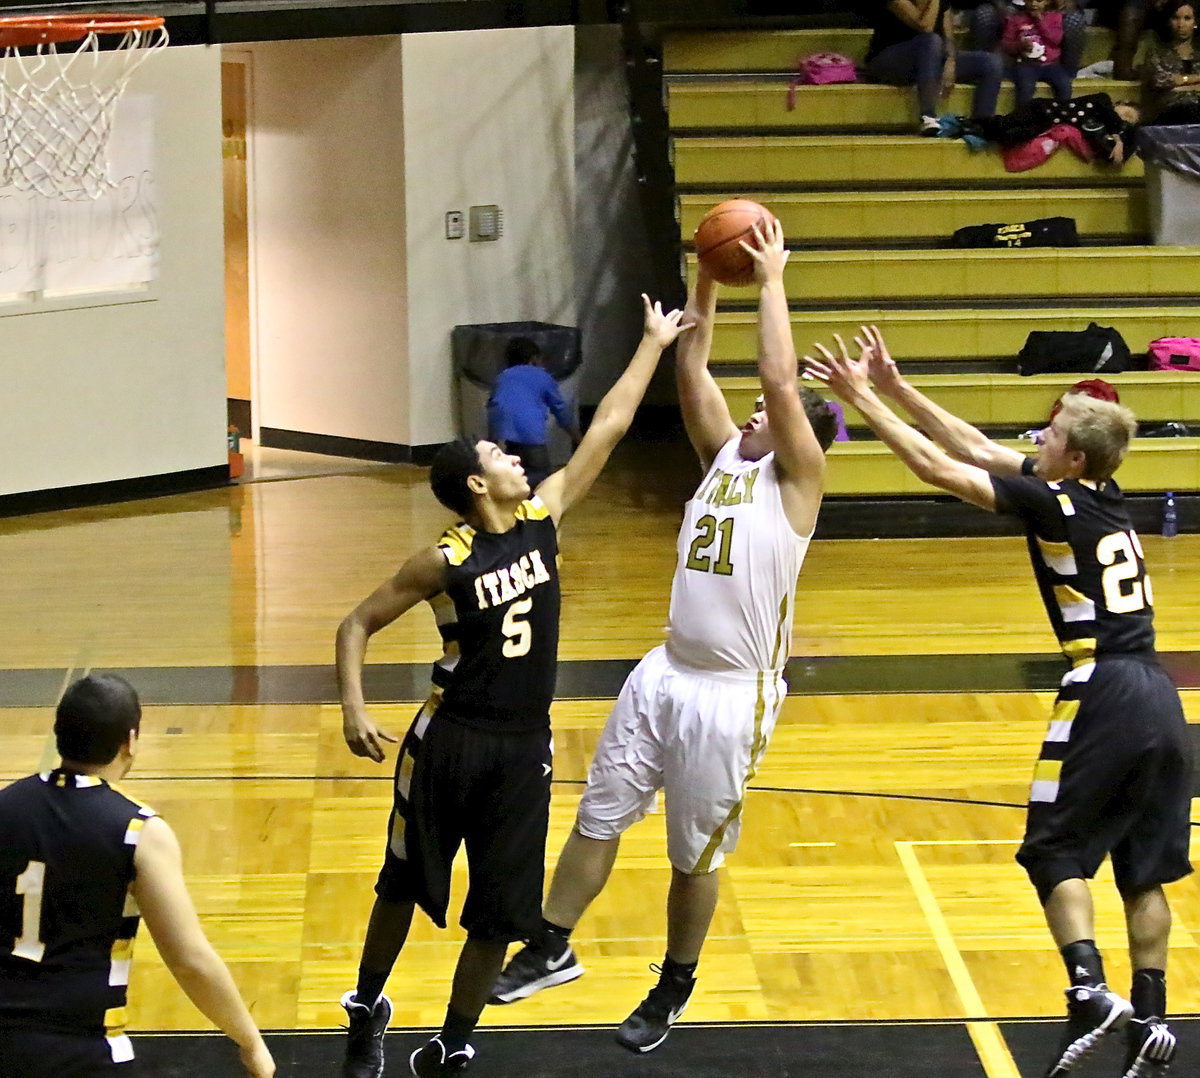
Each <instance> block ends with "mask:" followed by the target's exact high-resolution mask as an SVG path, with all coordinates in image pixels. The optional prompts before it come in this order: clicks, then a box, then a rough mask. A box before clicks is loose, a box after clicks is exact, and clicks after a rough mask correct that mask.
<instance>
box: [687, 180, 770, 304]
mask: <svg viewBox="0 0 1200 1078" xmlns="http://www.w3.org/2000/svg"><path fill="white" fill-rule="evenodd" d="M774 220H775V218H774V216H772V214H771V213H770V212H768V211H767V210H766V209H764V208H763V207H762V206H760V205H759V204H758V203H757V202H751V201H750V200H749V199H748V198H732V199H730V200H729V201H728V202H722V203H721V204H720V205H719V206H714V207H713V208H712V209H711V210H709V211H708V213H706V214H705V215H704V219H703V220H702V221H701V222H700V225H699V227H698V228H697V229H696V237H695V245H696V256H697V257H698V258H699V259H700V262H701V264H702V265H703V266H704V268H705V270H707V271H708V274H709V276H710V277H712V278H713V279H714V280H716V281H719V282H720V283H721V284H732V285H746V284H751V283H752V282H753V281H754V259H753V258H751V257H750V255H748V254H747V253H746V252H745V251H744V250H743V249H742V247H741V244H740V242H739V241H741V240H745V241H746V242H747V243H749V244H750V245H751V246H753V245H754V226H755V225H758V227H759V231H765V230H766V229H767V227H768V226H770V225H771V224H772V223H773V222H774Z"/></svg>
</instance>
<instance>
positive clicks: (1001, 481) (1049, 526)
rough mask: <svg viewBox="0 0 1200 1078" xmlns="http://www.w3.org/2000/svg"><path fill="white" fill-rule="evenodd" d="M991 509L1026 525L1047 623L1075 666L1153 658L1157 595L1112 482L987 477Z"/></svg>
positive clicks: (1139, 546)
mask: <svg viewBox="0 0 1200 1078" xmlns="http://www.w3.org/2000/svg"><path fill="white" fill-rule="evenodd" d="M992 486H993V488H994V489H995V492H996V510H997V512H1000V513H1007V514H1009V515H1011V516H1015V517H1018V518H1019V519H1020V520H1021V522H1022V523H1023V524H1024V526H1025V534H1026V541H1027V543H1028V545H1029V558H1030V561H1031V562H1032V563H1033V572H1034V576H1035V577H1036V578H1037V583H1038V588H1039V590H1040V591H1041V593H1042V602H1043V603H1045V606H1046V613H1047V614H1049V616H1050V624H1051V625H1052V626H1053V627H1054V633H1055V635H1056V636H1057V637H1058V642H1059V645H1060V646H1061V648H1062V650H1063V654H1064V655H1066V656H1067V658H1068V659H1070V660H1071V662H1072V663H1073V664H1075V665H1077V666H1078V665H1081V664H1082V663H1086V662H1091V661H1092V660H1093V659H1096V658H1099V657H1101V656H1104V655H1127V654H1131V653H1143V654H1146V653H1152V652H1153V651H1154V605H1153V604H1154V594H1153V591H1152V590H1151V587H1150V577H1149V576H1148V575H1147V573H1146V562H1145V559H1144V557H1143V555H1142V544H1141V541H1140V540H1139V539H1138V537H1137V532H1135V531H1134V530H1133V525H1132V524H1131V523H1130V520H1129V513H1128V512H1127V510H1126V508H1125V500H1124V498H1123V497H1122V495H1121V489H1120V487H1118V486H1117V484H1116V483H1115V482H1114V481H1113V480H1112V479H1109V480H1106V481H1104V482H1102V483H1101V482H1091V481H1089V480H1086V479H1064V480H1062V481H1061V482H1057V483H1048V482H1046V481H1045V480H1044V479H1038V478H1036V477H1034V476H1026V475H1022V476H1014V477H1007V476H1005V477H999V476H993V477H992Z"/></svg>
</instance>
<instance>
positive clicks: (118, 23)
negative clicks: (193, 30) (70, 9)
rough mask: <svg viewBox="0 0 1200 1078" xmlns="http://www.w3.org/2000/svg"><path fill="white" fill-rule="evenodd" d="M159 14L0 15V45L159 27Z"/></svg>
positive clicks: (44, 42) (17, 45) (51, 41)
mask: <svg viewBox="0 0 1200 1078" xmlns="http://www.w3.org/2000/svg"><path fill="white" fill-rule="evenodd" d="M164 24H165V20H164V19H163V17H162V16H161V15H122V14H108V13H101V12H96V13H92V14H89V13H87V12H77V13H71V14H60V15H6V16H0V48H6V49H7V48H21V47H23V46H33V45H50V44H56V43H58V42H60V41H78V40H80V39H81V38H85V37H87V36H88V34H129V33H136V32H140V31H147V30H160V29H162V27H163V26H164Z"/></svg>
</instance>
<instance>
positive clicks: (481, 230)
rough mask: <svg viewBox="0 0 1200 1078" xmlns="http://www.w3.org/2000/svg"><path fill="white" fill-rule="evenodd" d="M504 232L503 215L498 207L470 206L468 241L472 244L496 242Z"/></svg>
mask: <svg viewBox="0 0 1200 1078" xmlns="http://www.w3.org/2000/svg"><path fill="white" fill-rule="evenodd" d="M503 231H504V213H503V211H501V209H500V207H499V206H472V207H471V210H470V239H471V242H472V243H481V242H483V241H484V240H498V239H499V238H500V235H501V233H502V232H503Z"/></svg>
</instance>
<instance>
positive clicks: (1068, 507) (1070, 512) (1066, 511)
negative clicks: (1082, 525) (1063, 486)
mask: <svg viewBox="0 0 1200 1078" xmlns="http://www.w3.org/2000/svg"><path fill="white" fill-rule="evenodd" d="M1058 504H1059V508H1061V509H1062V513H1063V516H1064V517H1073V516H1074V515H1075V506H1073V505H1072V504H1071V499H1070V498H1069V497H1068V496H1067V495H1066V494H1060V495H1059V496H1058Z"/></svg>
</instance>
